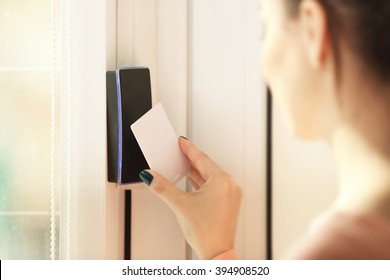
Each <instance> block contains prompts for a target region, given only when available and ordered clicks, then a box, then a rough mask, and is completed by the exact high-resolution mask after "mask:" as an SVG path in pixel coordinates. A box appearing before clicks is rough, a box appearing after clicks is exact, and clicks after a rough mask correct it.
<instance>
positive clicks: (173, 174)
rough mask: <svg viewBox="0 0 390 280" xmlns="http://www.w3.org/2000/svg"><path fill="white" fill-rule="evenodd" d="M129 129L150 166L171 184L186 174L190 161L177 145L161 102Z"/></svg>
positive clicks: (175, 136)
mask: <svg viewBox="0 0 390 280" xmlns="http://www.w3.org/2000/svg"><path fill="white" fill-rule="evenodd" d="M131 130H132V131H133V133H134V136H135V138H136V139H137V142H138V144H139V146H140V148H141V151H142V153H143V155H144V156H145V159H146V161H147V162H148V164H149V167H150V169H152V170H154V171H156V172H158V173H159V174H161V175H162V176H164V177H165V178H166V179H168V181H170V182H171V183H172V184H176V183H177V182H179V181H180V180H181V179H182V178H183V177H184V176H185V175H186V174H187V173H188V171H189V170H190V166H189V163H188V161H187V158H186V156H185V155H184V154H183V152H182V151H181V149H180V147H179V143H178V136H177V135H176V133H175V131H174V129H173V127H172V125H171V123H170V121H169V119H168V116H167V114H166V113H165V110H164V107H163V106H162V104H161V103H158V104H157V105H156V106H154V107H153V108H152V109H150V110H149V111H148V112H147V113H146V114H145V115H143V116H142V117H141V118H140V119H138V120H137V121H136V122H135V123H134V124H132V125H131ZM140 171H141V170H140Z"/></svg>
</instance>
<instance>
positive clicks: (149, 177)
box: [139, 170, 153, 186]
mask: <svg viewBox="0 0 390 280" xmlns="http://www.w3.org/2000/svg"><path fill="white" fill-rule="evenodd" d="M139 177H140V178H141V180H142V181H144V183H145V184H147V185H148V186H150V184H151V183H152V181H153V176H152V174H150V173H149V172H148V171H145V170H143V171H141V172H140V173H139Z"/></svg>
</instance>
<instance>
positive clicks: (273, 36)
mask: <svg viewBox="0 0 390 280" xmlns="http://www.w3.org/2000/svg"><path fill="white" fill-rule="evenodd" d="M262 14H263V15H262V16H263V19H264V26H265V38H264V44H263V49H262V63H263V69H264V75H265V78H266V80H267V81H268V83H269V85H270V87H271V89H272V92H273V94H274V97H275V99H276V100H277V101H278V102H279V103H280V104H281V105H282V107H283V109H284V112H285V113H286V114H285V115H286V119H287V122H288V123H289V126H290V128H291V130H292V131H293V132H294V133H295V134H296V135H297V136H298V137H300V138H303V139H313V140H317V139H323V140H325V141H327V142H328V143H329V145H330V146H331V147H332V150H333V152H334V155H335V158H336V161H337V165H338V171H339V178H340V179H339V185H340V192H339V196H338V198H337V200H336V201H335V203H334V205H333V206H332V207H331V209H330V210H329V211H328V212H327V213H326V214H324V215H323V216H322V218H321V219H318V220H317V223H316V226H315V227H313V228H312V229H311V230H310V231H309V232H308V233H307V234H306V236H305V237H304V238H303V239H302V241H301V242H299V243H298V244H297V245H296V246H295V247H294V248H292V249H291V250H290V251H289V252H288V253H287V254H286V255H285V258H294V259H390V35H388V34H389V33H387V32H389V30H390V2H389V1H388V0H370V1H367V0H263V1H262ZM179 144H180V147H181V149H182V151H183V152H184V153H185V154H186V155H187V157H188V159H189V161H190V162H191V164H192V170H191V172H190V174H189V180H190V182H191V184H192V185H193V187H194V192H192V193H184V192H182V191H180V190H179V189H177V188H176V187H174V186H172V185H171V184H170V183H168V182H167V181H166V180H165V179H164V178H162V177H161V176H160V175H159V174H157V173H156V172H153V171H150V170H148V171H142V172H141V174H140V177H141V178H142V179H143V180H144V181H145V182H146V183H147V184H148V185H150V188H151V190H152V192H153V193H155V194H156V195H157V196H158V197H160V198H161V199H162V200H164V201H165V202H166V203H167V204H168V206H169V207H170V208H171V209H172V211H173V212H174V213H175V214H176V216H177V219H178V222H179V224H180V226H181V229H182V231H183V233H184V236H185V237H186V239H187V241H188V243H189V244H190V245H191V246H192V248H193V249H194V250H195V252H196V253H197V254H198V256H199V257H200V258H202V259H213V258H214V259H229V258H235V255H234V250H233V248H234V237H235V229H236V223H237V216H238V212H239V207H240V197H241V191H240V189H239V188H238V187H237V186H236V185H235V183H234V182H233V180H232V179H231V178H230V177H229V176H228V175H227V174H226V173H224V172H223V171H222V170H221V169H220V168H219V167H218V166H217V165H216V164H215V163H213V162H212V161H211V160H210V159H209V158H208V157H207V156H206V155H205V154H204V153H202V152H201V151H199V150H198V149H197V148H196V147H195V146H194V145H193V144H191V143H190V142H189V141H188V140H186V139H184V138H181V139H179Z"/></svg>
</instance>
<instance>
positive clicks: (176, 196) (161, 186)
mask: <svg viewBox="0 0 390 280" xmlns="http://www.w3.org/2000/svg"><path fill="white" fill-rule="evenodd" d="M139 177H140V178H141V180H142V181H143V182H145V184H147V185H148V186H149V187H150V189H151V191H152V192H153V193H154V194H155V195H156V196H158V197H159V198H161V199H162V200H163V201H164V202H165V203H166V204H167V205H168V206H169V207H170V208H171V209H172V210H173V211H174V212H175V211H176V210H178V207H179V206H180V204H181V201H182V200H183V199H184V195H185V193H184V192H183V191H181V190H180V189H178V188H177V187H175V186H174V185H172V184H171V183H170V182H169V181H168V180H167V179H165V178H164V177H163V176H161V175H160V174H158V173H157V172H155V171H152V170H143V171H141V173H140V174H139Z"/></svg>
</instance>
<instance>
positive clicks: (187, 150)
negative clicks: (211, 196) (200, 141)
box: [179, 137, 219, 181]
mask: <svg viewBox="0 0 390 280" xmlns="http://www.w3.org/2000/svg"><path fill="white" fill-rule="evenodd" d="M179 145H180V148H181V150H182V151H183V153H184V154H185V155H186V156H187V158H188V160H189V161H190V164H191V166H192V167H193V168H195V169H196V170H198V172H199V174H200V176H201V177H202V178H203V179H204V180H205V181H207V179H208V178H209V177H210V174H213V173H215V172H216V171H218V170H219V168H218V166H217V165H216V164H215V163H214V162H213V161H212V160H211V159H210V158H209V157H208V156H207V155H206V154H205V153H203V152H202V151H200V150H199V149H198V148H197V147H196V146H195V145H194V144H192V143H191V142H190V141H188V140H186V139H184V138H182V137H180V138H179Z"/></svg>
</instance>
